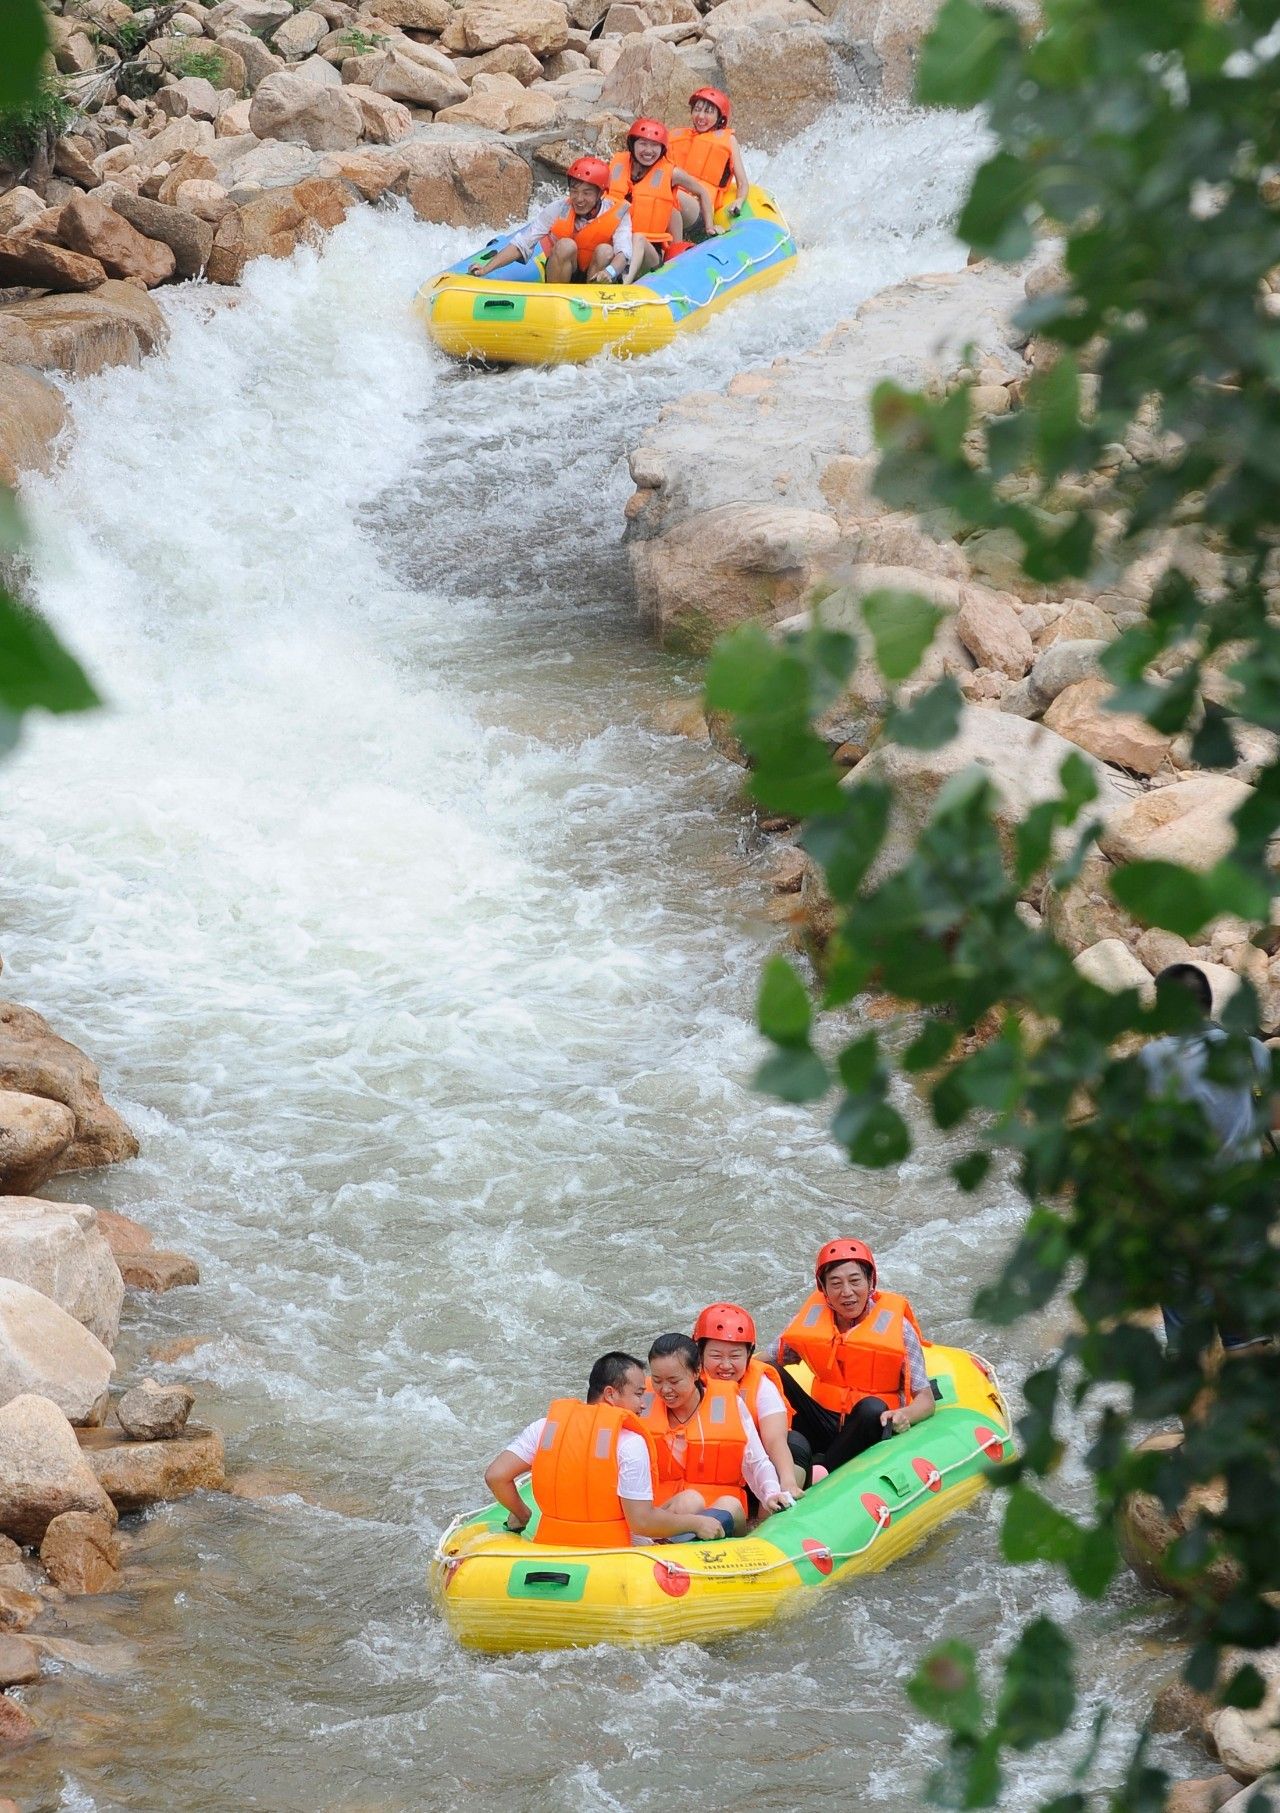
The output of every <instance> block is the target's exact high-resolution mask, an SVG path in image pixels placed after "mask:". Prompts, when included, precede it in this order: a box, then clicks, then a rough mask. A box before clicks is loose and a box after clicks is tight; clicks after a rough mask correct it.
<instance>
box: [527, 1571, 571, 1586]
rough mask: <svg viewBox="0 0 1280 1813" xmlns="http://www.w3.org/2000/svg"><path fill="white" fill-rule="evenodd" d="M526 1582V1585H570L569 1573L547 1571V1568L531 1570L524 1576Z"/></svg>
mask: <svg viewBox="0 0 1280 1813" xmlns="http://www.w3.org/2000/svg"><path fill="white" fill-rule="evenodd" d="M524 1583H525V1585H526V1586H568V1584H569V1576H568V1574H554V1573H547V1572H546V1571H545V1570H544V1571H542V1572H529V1573H526V1575H525V1577H524Z"/></svg>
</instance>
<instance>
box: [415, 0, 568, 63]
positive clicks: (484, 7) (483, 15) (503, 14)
mask: <svg viewBox="0 0 1280 1813" xmlns="http://www.w3.org/2000/svg"><path fill="white" fill-rule="evenodd" d="M443 42H444V47H445V49H446V50H460V51H465V52H468V53H469V54H471V55H473V56H474V55H475V54H476V52H478V51H484V50H496V49H497V47H498V45H499V44H527V45H528V47H529V49H530V50H531V51H533V52H534V53H535V55H537V56H540V57H545V56H550V55H551V53H552V52H554V51H557V50H564V49H565V48H566V47H567V45H568V43H569V15H568V13H567V11H566V10H565V8H564V6H563V5H561V0H463V5H462V6H461V7H460V8H459V10H458V11H457V12H456V13H455V14H454V15H453V18H452V19H451V20H450V22H449V24H448V26H447V28H446V30H445V33H444V38H443Z"/></svg>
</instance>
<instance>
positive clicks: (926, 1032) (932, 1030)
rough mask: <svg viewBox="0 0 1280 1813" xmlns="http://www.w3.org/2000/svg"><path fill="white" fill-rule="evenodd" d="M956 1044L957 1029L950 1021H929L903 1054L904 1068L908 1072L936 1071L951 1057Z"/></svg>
mask: <svg viewBox="0 0 1280 1813" xmlns="http://www.w3.org/2000/svg"><path fill="white" fill-rule="evenodd" d="M955 1042H956V1029H955V1026H954V1025H953V1024H952V1023H951V1022H950V1021H948V1020H929V1021H927V1022H926V1023H925V1025H924V1026H922V1027H921V1029H920V1031H919V1032H918V1033H917V1034H916V1036H915V1038H914V1039H912V1041H911V1043H910V1044H909V1045H908V1046H907V1048H906V1050H905V1051H904V1052H903V1054H902V1060H901V1062H902V1068H903V1069H904V1070H906V1071H908V1072H914V1071H917V1070H934V1069H936V1068H937V1066H938V1065H939V1064H941V1062H942V1061H943V1059H944V1058H946V1057H949V1056H950V1054H951V1049H952V1047H953V1046H954V1044H955Z"/></svg>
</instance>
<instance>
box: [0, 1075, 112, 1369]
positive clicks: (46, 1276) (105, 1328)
mask: <svg viewBox="0 0 1280 1813" xmlns="http://www.w3.org/2000/svg"><path fill="white" fill-rule="evenodd" d="M2 1100H3V1097H0V1101H2ZM0 1278H11V1279H16V1280H17V1281H18V1283H20V1284H26V1285H29V1286H30V1287H31V1289H32V1290H35V1291H39V1292H40V1293H41V1295H42V1296H45V1297H48V1298H49V1299H50V1300H51V1301H52V1302H54V1303H56V1304H58V1305H59V1307H60V1308H62V1309H64V1310H66V1312H67V1314H68V1315H69V1316H74V1317H75V1319H76V1321H77V1322H79V1323H80V1325H81V1326H82V1327H83V1328H87V1329H88V1330H89V1332H90V1334H92V1335H96V1336H97V1338H98V1340H99V1341H101V1342H102V1344H103V1346H104V1347H108V1348H110V1347H114V1346H115V1342H116V1336H117V1335H118V1334H119V1332H120V1308H121V1305H122V1304H123V1302H124V1283H123V1280H122V1279H121V1276H120V1269H119V1267H118V1266H117V1264H116V1262H115V1259H114V1258H113V1257H112V1254H111V1248H110V1247H109V1246H108V1245H107V1242H106V1241H105V1240H104V1238H103V1236H102V1235H101V1233H99V1231H98V1225H97V1216H96V1214H95V1213H94V1211H93V1210H92V1209H91V1208H89V1206H88V1205H87V1204H86V1203H79V1202H68V1203H62V1202H39V1201H37V1200H36V1199H35V1198H33V1197H27V1196H5V1197H0Z"/></svg>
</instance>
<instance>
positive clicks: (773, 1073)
mask: <svg viewBox="0 0 1280 1813" xmlns="http://www.w3.org/2000/svg"><path fill="white" fill-rule="evenodd" d="M753 1087H754V1088H756V1089H758V1090H759V1091H760V1093H761V1094H762V1095H776V1096H777V1097H778V1098H779V1100H781V1101H784V1102H820V1101H821V1100H822V1098H823V1096H824V1095H825V1094H826V1093H827V1091H828V1089H830V1087H831V1076H830V1073H829V1072H828V1070H827V1067H826V1065H825V1064H824V1063H823V1061H822V1059H821V1058H820V1057H819V1056H818V1054H817V1052H816V1051H807V1050H806V1051H798V1050H792V1049H785V1050H782V1051H775V1052H774V1053H773V1055H772V1057H768V1058H766V1059H765V1061H764V1063H763V1064H761V1066H760V1068H759V1070H758V1071H757V1072H756V1075H755V1081H754V1084H753Z"/></svg>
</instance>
